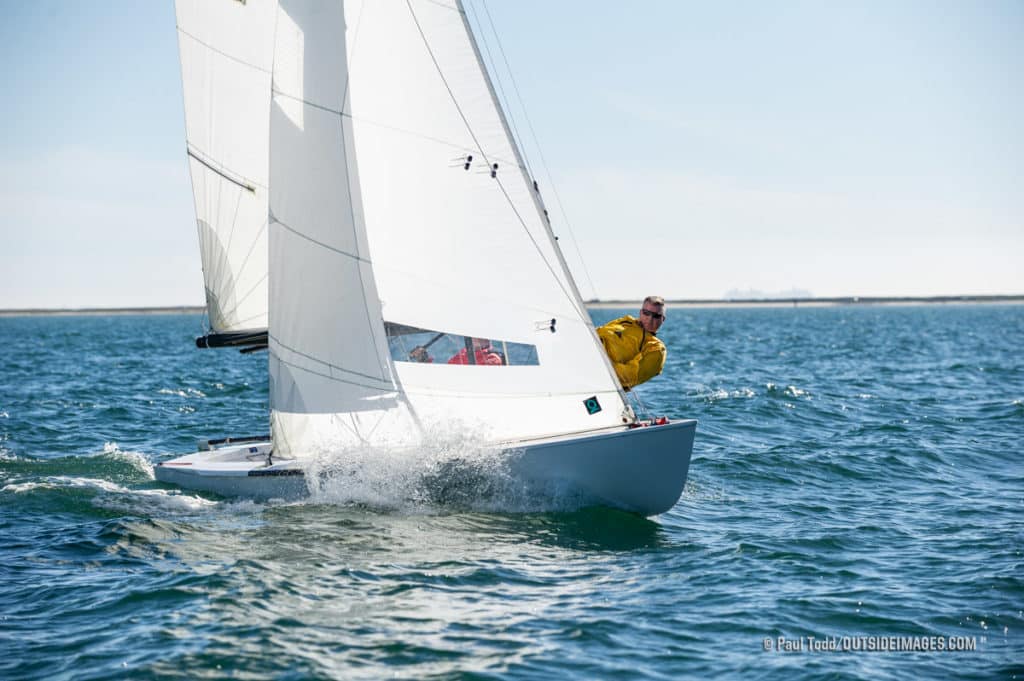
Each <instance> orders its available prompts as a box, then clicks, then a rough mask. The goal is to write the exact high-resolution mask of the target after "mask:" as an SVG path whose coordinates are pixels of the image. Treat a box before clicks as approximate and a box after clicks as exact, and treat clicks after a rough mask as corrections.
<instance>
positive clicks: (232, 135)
mask: <svg viewBox="0 0 1024 681" xmlns="http://www.w3.org/2000/svg"><path fill="white" fill-rule="evenodd" d="M276 6H277V3H276V2H274V1H272V0H248V1H247V2H238V1H235V0H232V1H228V0H223V1H216V2H210V1H209V0H176V2H175V11H176V14H177V25H178V51H179V54H180V56H181V79H182V86H183V91H184V99H185V133H186V140H187V144H188V159H189V169H190V171H191V174H192V191H193V194H194V198H195V209H196V221H197V223H198V227H199V247H200V253H201V255H202V263H203V278H204V281H205V285H206V303H207V311H208V313H209V318H210V325H211V327H212V328H213V330H214V331H216V332H219V333H223V332H230V331H246V330H256V329H265V328H266V326H267V228H266V227H267V172H268V162H267V154H268V146H269V141H268V127H269V115H270V72H271V63H272V60H273V54H274V53H273V46H274V43H273V41H274V19H275V14H276Z"/></svg>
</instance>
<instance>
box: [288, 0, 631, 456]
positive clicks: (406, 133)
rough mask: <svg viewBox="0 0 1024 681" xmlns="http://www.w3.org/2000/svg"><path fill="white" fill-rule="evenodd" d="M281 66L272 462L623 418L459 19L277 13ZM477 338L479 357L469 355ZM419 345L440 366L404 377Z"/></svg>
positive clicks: (388, 1) (378, 0)
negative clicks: (422, 439)
mask: <svg viewBox="0 0 1024 681" xmlns="http://www.w3.org/2000/svg"><path fill="white" fill-rule="evenodd" d="M276 50H277V52H276V56H275V66H274V90H275V94H274V103H273V110H272V116H271V135H270V137H271V154H270V158H271V174H270V187H271V192H270V210H271V229H270V234H271V243H270V247H271V253H272V256H271V264H270V278H271V289H270V300H271V303H270V304H271V308H270V309H271V315H270V351H271V382H272V383H271V410H272V414H273V421H272V423H273V428H274V436H275V447H277V448H279V449H281V450H282V451H285V452H288V453H293V454H302V453H303V450H304V448H310V447H316V448H322V447H324V446H329V443H335V444H338V445H342V446H343V445H347V444H351V443H370V444H381V443H384V444H389V443H395V442H414V441H415V440H416V438H417V437H419V435H420V432H419V426H420V425H421V424H422V426H423V427H425V428H427V429H428V430H430V431H431V432H434V433H436V432H438V429H439V428H441V429H443V428H445V427H452V428H459V429H466V428H468V429H470V430H471V431H473V432H475V433H477V434H478V436H479V437H480V438H482V439H485V440H488V441H496V442H497V441H501V442H505V441H516V440H524V439H529V438H534V437H543V436H548V435H558V434H565V433H575V432H585V431H589V430H596V429H599V428H605V427H611V426H616V425H621V424H622V423H623V422H624V421H626V420H629V419H630V418H631V417H632V414H631V412H630V411H629V409H628V407H627V406H626V404H625V402H624V400H623V396H622V393H621V391H620V389H619V386H618V383H617V381H616V379H615V377H614V374H613V373H612V372H611V369H610V367H609V365H608V362H607V359H606V358H605V356H604V354H603V350H602V349H601V347H600V345H599V343H598V341H597V339H596V336H595V334H594V331H593V327H592V325H591V323H590V321H589V317H588V316H587V313H586V311H585V309H584V308H583V305H582V303H581V301H580V299H579V295H578V293H577V292H576V288H575V284H574V283H573V281H572V279H571V277H570V276H569V274H568V272H567V270H566V268H565V266H564V264H563V262H562V260H561V257H560V254H559V252H558V250H557V247H556V245H555V243H554V240H553V238H552V236H551V233H550V230H549V228H548V226H547V224H546V222H545V219H544V217H543V215H542V212H541V207H540V203H539V197H538V196H537V195H536V193H535V192H534V189H533V186H532V182H531V181H530V179H529V178H528V177H527V176H526V174H525V172H524V170H523V168H522V164H521V162H520V159H519V155H518V153H517V151H516V149H515V147H514V144H513V142H512V141H511V139H510V136H509V133H508V130H507V127H506V125H505V123H504V120H503V118H502V114H501V112H500V110H499V108H498V106H497V104H496V100H495V98H494V96H493V93H492V89H491V87H490V84H489V82H488V80H487V76H486V74H485V72H484V70H483V67H482V65H481V63H480V60H479V58H478V55H477V52H476V49H475V45H474V43H473V39H472V36H471V35H470V33H469V31H468V26H467V23H466V22H465V21H464V15H463V11H462V8H461V6H460V5H459V4H457V3H456V2H452V1H451V0H408V1H406V0H374V1H373V2H360V1H359V0H352V1H351V2H345V3H338V4H336V5H334V6H332V7H331V8H330V9H327V8H326V7H325V6H322V5H318V6H317V9H316V10H313V9H311V8H310V7H309V6H308V5H307V4H306V3H300V2H288V1H284V2H282V3H281V10H280V14H279V17H278V28H277V46H276ZM552 327H553V329H554V330H552ZM474 338H475V339H487V343H482V344H484V345H487V344H489V345H490V346H491V348H490V350H488V351H487V353H486V354H484V355H477V356H475V357H474V350H473V348H474V347H475V346H473V345H472V339H474ZM406 341H408V342H406ZM413 343H415V344H418V345H427V346H428V350H429V351H430V352H431V353H432V356H431V357H430V359H431V360H432V361H429V362H414V361H410V353H409V350H410V347H409V345H410V344H413ZM463 343H464V345H463ZM462 348H466V350H463V357H465V358H467V359H468V364H462V365H458V364H449V357H450V356H454V355H456V354H457V352H458V351H459V350H460V349H462ZM470 357H473V359H469V358H470ZM493 357H500V358H501V359H500V360H497V361H496V362H495V363H491V362H490V361H489V359H487V358H493ZM474 362H476V364H477V365H475V366H473V365H472V364H473V363H474Z"/></svg>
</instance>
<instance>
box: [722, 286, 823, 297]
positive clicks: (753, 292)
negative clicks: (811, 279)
mask: <svg viewBox="0 0 1024 681" xmlns="http://www.w3.org/2000/svg"><path fill="white" fill-rule="evenodd" d="M722 297H723V299H725V300H793V299H803V298H813V297H814V294H813V293H811V292H810V291H808V290H806V289H802V288H792V289H789V290H788V291H776V292H772V293H765V292H764V291H758V290H757V289H752V288H751V289H746V290H742V289H736V288H734V289H729V290H728V291H726V292H725V295H724V296H722Z"/></svg>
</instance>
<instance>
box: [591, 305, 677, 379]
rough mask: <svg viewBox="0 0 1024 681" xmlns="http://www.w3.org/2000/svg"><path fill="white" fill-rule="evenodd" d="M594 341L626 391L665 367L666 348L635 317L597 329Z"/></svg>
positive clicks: (621, 319)
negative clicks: (599, 341)
mask: <svg viewBox="0 0 1024 681" xmlns="http://www.w3.org/2000/svg"><path fill="white" fill-rule="evenodd" d="M597 337H598V338H600V339H601V343H603V344H604V349H605V352H607V353H608V357H609V358H610V359H611V360H612V366H613V367H614V368H615V373H616V375H618V377H619V382H621V383H622V387H623V388H625V389H626V390H629V389H630V388H632V387H634V386H638V385H640V384H641V383H643V382H644V381H646V380H648V379H651V378H654V377H655V376H657V375H658V374H660V373H661V369H662V367H664V366H665V344H664V343H662V342H661V341H660V340H658V338H657V337H656V336H655V335H654V334H652V333H651V332H649V331H647V330H645V329H644V327H642V326H640V322H639V321H637V320H636V319H635V318H634V317H631V316H629V315H626V316H625V317H619V318H618V319H613V320H612V321H610V322H608V323H607V324H605V325H604V326H601V327H598V329H597Z"/></svg>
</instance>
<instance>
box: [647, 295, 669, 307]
mask: <svg viewBox="0 0 1024 681" xmlns="http://www.w3.org/2000/svg"><path fill="white" fill-rule="evenodd" d="M643 304H644V305H660V306H662V307H665V299H664V298H662V297H661V296H647V297H646V298H644V302H643Z"/></svg>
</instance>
